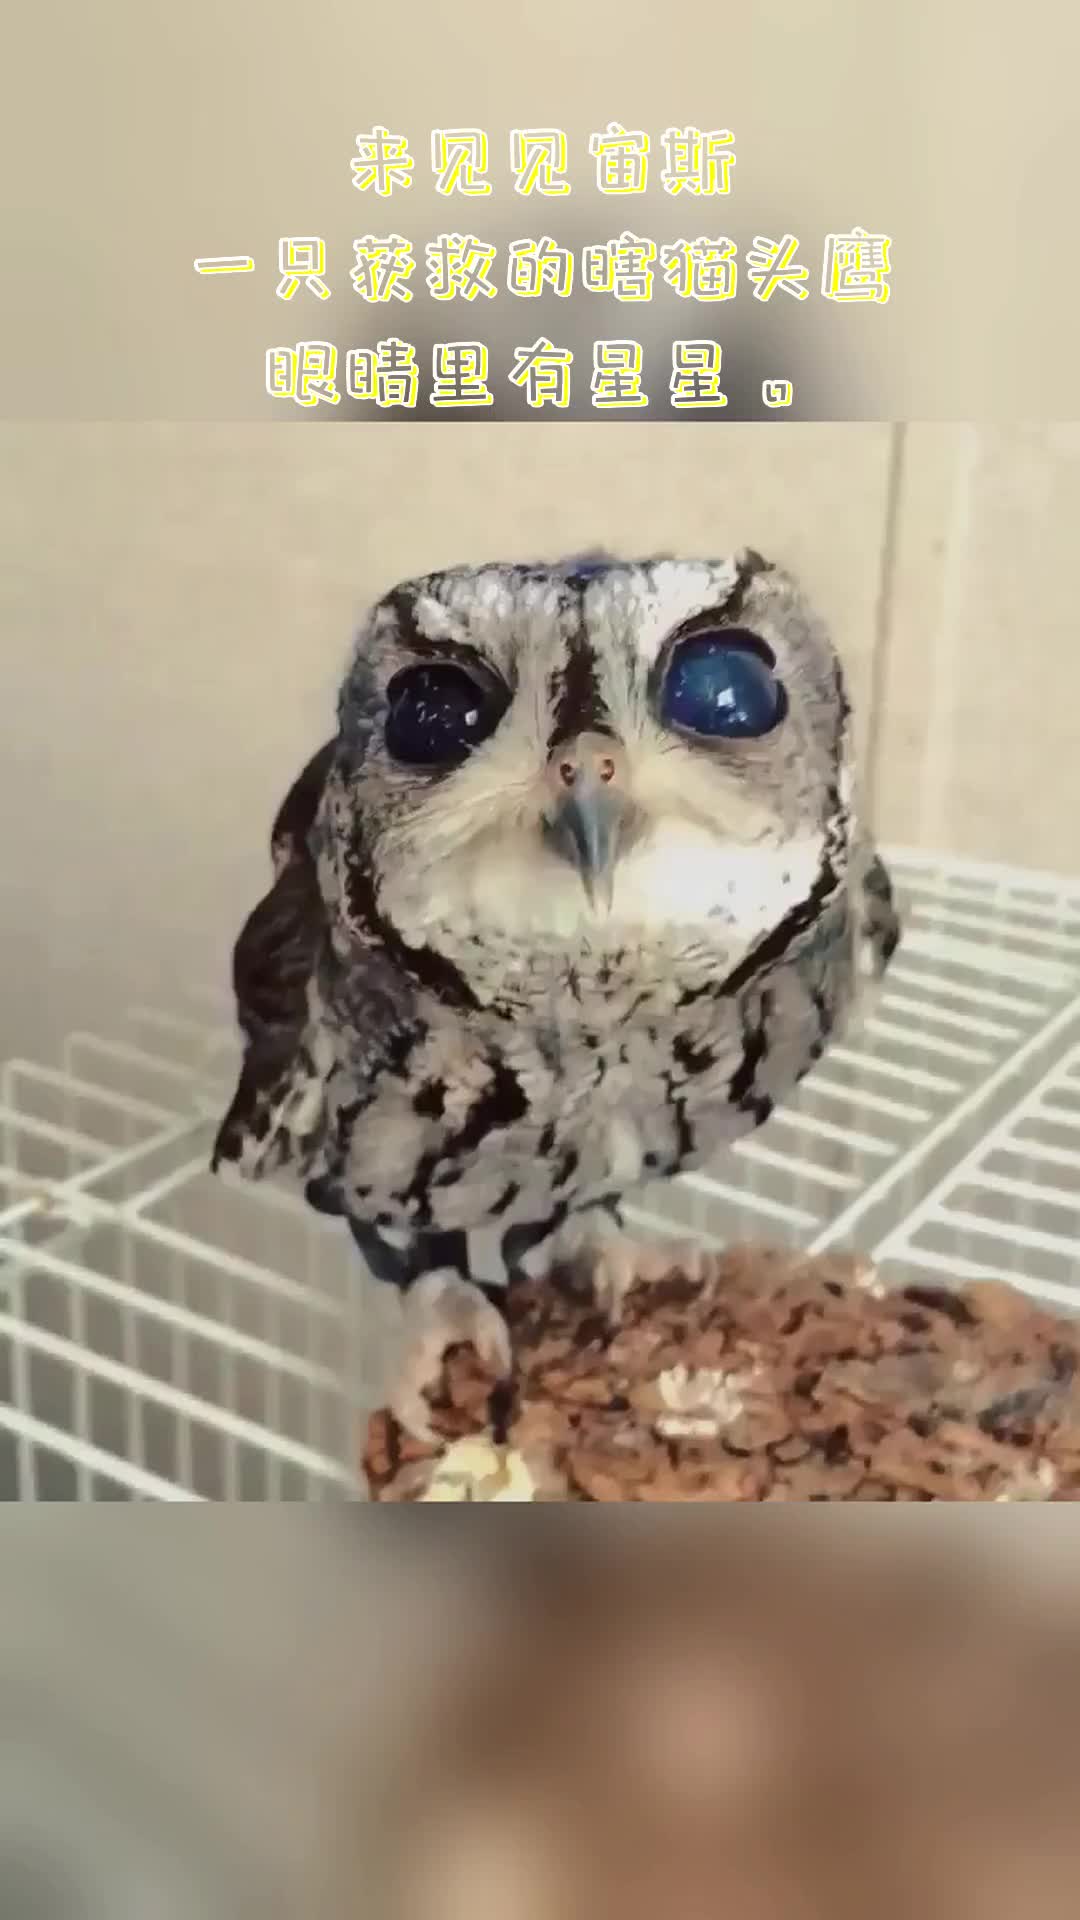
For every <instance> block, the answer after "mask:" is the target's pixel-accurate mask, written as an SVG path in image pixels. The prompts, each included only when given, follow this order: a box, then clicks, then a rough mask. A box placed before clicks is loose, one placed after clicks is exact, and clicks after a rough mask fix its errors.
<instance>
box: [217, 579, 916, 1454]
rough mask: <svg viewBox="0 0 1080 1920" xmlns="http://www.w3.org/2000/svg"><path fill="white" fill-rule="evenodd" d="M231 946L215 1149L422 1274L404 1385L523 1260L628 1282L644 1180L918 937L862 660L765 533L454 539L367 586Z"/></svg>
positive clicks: (485, 1312) (414, 1284)
mask: <svg viewBox="0 0 1080 1920" xmlns="http://www.w3.org/2000/svg"><path fill="white" fill-rule="evenodd" d="M272 858H273V866H274V873H275V878H274V882H273V885H272V887H271V888H270V891H269V892H268V893H267V894H266V896H265V898H264V899H263V900H262V901H261V902H260V903H259V904H258V905H257V906H256V907H255V909H254V912H253V913H252V914H251V915H250V917H249V918H248V920H247V922H246V924H245V925H244V927H243V929H242V931H241V933H240V936H239V939H238V941H237V943H236V947H235V954H234V966H233V978H234V987H235V994H236V1002H237V1010H238V1019H239V1024H240V1028H241V1031H242V1037H243V1043H244V1055H243V1065H242V1070H241V1073H240V1079H239V1085H238V1087H237V1090H236V1094H235V1096H234V1099H233V1101H232V1104H231V1106H230V1108H229V1111H228V1114H227V1115H226V1117H225V1120H224V1122H223V1124H222V1126H221V1128H220V1131H219V1134H218V1138H217V1141H216V1145H215V1149H214V1159H213V1164H214V1167H215V1168H218V1167H220V1166H222V1165H223V1164H226V1163H232V1165H233V1166H234V1167H236V1168H238V1169H239V1170H240V1171H241V1172H242V1173H244V1174H246V1175H248V1176H250V1177H253V1178H256V1179H257V1178H260V1177H263V1176H265V1175H267V1174H270V1173H273V1172H276V1171H278V1170H281V1169H285V1170H287V1172H288V1174H289V1175H290V1176H291V1177H292V1178H294V1179H296V1180H298V1181H299V1182H300V1183H301V1184H302V1186H303V1190H304V1192H305V1194H306V1197H307V1199H308V1201H309V1202H310V1204H311V1205H312V1206H313V1207H315V1208H318V1209H319V1210H321V1211H324V1212H330V1213H335V1214H339V1215H341V1216H343V1218H344V1220H345V1221H346V1222H347V1224H348V1227H349V1229H350V1230H351V1232H352V1235H353V1237H354V1239H355V1241H356V1243H357V1245H358V1246H359V1248H360V1251H361V1253H362V1254H363V1257H364V1260H365V1263H366V1265H367V1267H368V1269H369V1271H370V1273H372V1274H373V1275H374V1276H375V1277H376V1278H377V1279H379V1280H384V1281H386V1282H388V1283H390V1284H392V1285H393V1286H395V1287H396V1288H398V1289H399V1290H400V1291H401V1293H402V1295H403V1298H404V1310H405V1322H406V1326H405V1344H404V1360H403V1364H402V1368H401V1374H400V1378H399V1380H398V1381H397V1383H396V1384H395V1387H394V1389H393V1393H392V1396H391V1404H392V1405H393V1408H394V1411H395V1412H396V1413H397V1414H398V1416H399V1418H400V1419H401V1420H402V1422H403V1424H404V1425H405V1426H406V1427H407V1428H409V1429H410V1430H411V1431H413V1432H415V1433H417V1434H418V1435H421V1436H425V1435H426V1434H427V1432H428V1428H427V1423H426V1419H425V1413H424V1397H423V1396H424V1390H425V1388H426V1387H427V1386H428V1385H429V1384H430V1383H431V1381H432V1380H433V1379H434V1378H435V1377H436V1376H437V1374H438V1372H439V1369H440V1367H441V1362H442V1357H443V1354H444V1352H445V1350H446V1348H447V1346H448V1345H450V1344H452V1343H454V1342H455V1341H460V1340H471V1341H472V1342H473V1343H474V1345H475V1346H476V1348H477V1350H478V1351H479V1352H480V1353H481V1355H482V1356H483V1357H484V1358H485V1360H487V1361H488V1362H489V1363H491V1364H493V1365H494V1366H495V1367H496V1368H497V1370H498V1371H505V1370H508V1368H509V1364H510V1355H509V1352H508V1336H507V1331H506V1326H505V1322H504V1320H503V1317H502V1315H501V1314H500V1312H499V1310H498V1304H497V1302H498V1300H499V1298H500V1289H501V1287H503V1286H504V1285H511V1286H512V1285H513V1284H514V1283H515V1280H516V1279H518V1278H520V1276H521V1275H522V1274H533V1273H536V1272H538V1271H540V1270H542V1269H543V1268H544V1267H545V1266H553V1265H554V1266H562V1267H565V1268H566V1269H567V1271H569V1270H570V1269H571V1268H572V1269H573V1270H574V1271H576V1272H578V1273H579V1274H580V1273H581V1272H583V1271H584V1272H586V1273H590V1274H591V1276H592V1284H594V1285H595V1287H596V1289H597V1295H598V1298H600V1299H602V1300H603V1301H604V1302H605V1303H606V1307H607V1310H608V1311H616V1312H617V1303H618V1298H619V1296H620V1294H621V1292H622V1291H623V1290H625V1287H626V1286H627V1285H629V1284H630V1283H631V1282H632V1280H633V1279H635V1278H638V1277H641V1276H642V1274H643V1273H644V1271H645V1267H646V1265H647V1255H646V1253H645V1250H644V1249H638V1248H636V1247H635V1246H634V1243H633V1241H632V1240H630V1239H629V1237H628V1236H627V1235H626V1234H625V1233H624V1231H623V1224H622V1216H621V1213H620V1203H621V1202H622V1201H623V1199H624V1197H625V1196H626V1195H628V1194H630V1193H632V1192H633V1190H634V1189H635V1188H637V1187H639V1186H640V1185H641V1184H642V1183H644V1182H648V1181H656V1180H664V1179H670V1178H672V1177H674V1176H676V1175H677V1174H679V1173H682V1172H686V1171H688V1170H690V1169H693V1168H699V1167H704V1166H707V1165H708V1164H709V1163H710V1162H712V1161H714V1160H715V1159H716V1156H717V1155H718V1154H719V1153H720V1151H721V1150H722V1149H723V1148H724V1147H726V1146H728V1145H730V1144H731V1143H732V1142H733V1141H735V1140H737V1139H738V1138H739V1137H740V1136H741V1135H744V1134H746V1133H747V1132H748V1131H749V1130H750V1129H752V1128H754V1127H757V1126H759V1125H760V1124H761V1123H762V1122H763V1121H764V1120H766V1119H767V1118H768V1116H769V1114H770V1113H771V1111H772V1109H773V1106H774V1105H775V1104H776V1103H777V1102H778V1101H781V1100H783V1099H784V1098H786V1096H788V1095H789V1094H790V1093H791V1091H792V1089H793V1088H794V1087H795V1085H796V1084H797V1082H798V1081H799V1080H800V1079H801V1077H802V1076H803V1075H804V1074H805V1073H806V1072H807V1071H808V1070H809V1068H810V1067H811V1066H812V1065H813V1064H814V1062H815V1061H816V1060H818V1059H819V1057H820V1056H821V1054H822V1052H823V1050H824V1048H825V1047H826V1046H827V1045H828V1043H829V1040H830V1038H831V1037H832V1036H833V1035H834V1034H835V1033H836V1032H837V1031H838V1029H839V1028H840V1027H841V1025H842V1023H843V1022H844V1021H845V1020H846V1018H847V1016H848V1014H849V1012H850V1009H851V1007H852V1005H853V1003H854V999H855V996H856V991H857V985H858V981H859V978H860V976H861V975H862V974H863V973H866V972H870V973H874V972H876V973H880V972H881V971H882V970H883V968H884V967H885V965H886V964H887V962H888V960H889V958H890V956H891V954H892V952H893V950H894V948H895V946H896V943H897V939H898V921H897V915H896V911H895V907H894V902H893V895H892V889H891V886H890V882H889V878H888V875H887V873H886V871H885V868H884V866H883V865H882V862H881V860H880V859H879V857H878V856H877V854H876V852H875V851H874V848H873V845H872V843H871V841H870V839H869V837H868V835H867V833H866V831H865V830H864V828H863V826H862V823H861V820H860V816H859V811H858V806H857V796H856V787H855V780H854V772H853V765H852V738H851V714H850V708H849V703H848V698H847V695H846V692H845V685H844V679H843V674H842V671H841V667H840V663H839V661H838V659H837V656H836V653H835V651H834V648H833V646H832V644H831V641H830V639H829V636H828V633H827V631H826V629H825V627H824V625H823V624H822V622H821V620H820V619H819V618H818V617H817V616H816V615H815V613H814V612H813V611H812V610H811V608H810V607H809V606H808V605H807V604H806V602H805V600H804V598H803V595H802V593H801V591H800V589H799V587H798V585H797V584H796V582H795V581H794V580H793V579H792V578H791V577H790V576H789V575H788V574H786V573H785V572H783V571H782V570H780V569H779V568H777V567H774V566H772V565H769V564H768V563H766V562H765V561H764V560H763V559H762V558H761V557H760V556H759V555H757V554H755V553H750V552H742V553H739V554H737V555H735V556H734V557H731V558H727V559H719V560H687V559H670V558H661V559H654V560H647V561H621V560H617V559H615V558H612V557H609V556H606V555H590V556H588V557H587V558H580V559H575V560H569V561H565V562H562V563H558V564H553V565H503V564H497V565H496V564H493V565H490V566H480V567H458V568H451V569H448V570H445V571H442V572H438V573H432V574H428V575H426V576H423V577H420V578H416V579H412V580H409V581H407V582H405V583H403V584H402V585H400V586H397V587H395V588H394V589H393V590H392V591H391V592H389V593H387V594H386V595H385V597H384V598H383V599H381V600H380V601H379V602H378V604H377V605H376V606H375V607H374V608H373V609H372V610H371V612H370V613H369V615H368V616H367V618H366V620H365V622H364V624H363V626H362V629H361V631H360V633H359V636H358V638H357V640H356V642H355V646H354V648H353V650H352V654H351V658H350V661H349V664H348V667H347V670H346V672H345V676H344V680H343V684H342V687H341V691H340V695H339V700H338V709H337V731H336V733H335V735H334V737H333V739H331V740H330V741H328V742H327V744H326V745H324V746H323V747H322V748H321V749H320V750H319V752H318V753H316V754H315V755H314V757H313V758H312V759H311V760H310V762H309V763H308V765H307V766H306V767H305V768H304V770H303V772H302V773H301V774H300V776H299V778H298V779H297V780H296V782H295V784H294V786H293V787H292V789H291V791H290V793H289V795H288V797H287V799H286V800H285V802H284V805H283V806H282V808H281V811H280V813H279V815H278V817H277V820H276V822H275V825H274V828H273V833H272Z"/></svg>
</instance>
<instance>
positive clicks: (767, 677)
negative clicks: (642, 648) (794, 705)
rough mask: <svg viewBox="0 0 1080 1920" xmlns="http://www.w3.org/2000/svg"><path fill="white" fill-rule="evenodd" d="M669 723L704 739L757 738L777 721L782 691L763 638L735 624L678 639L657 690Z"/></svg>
mask: <svg viewBox="0 0 1080 1920" xmlns="http://www.w3.org/2000/svg"><path fill="white" fill-rule="evenodd" d="M660 709H661V715H662V718H663V719H664V721H665V722H666V724H667V725H668V726H670V727H679V728H680V729H681V730H682V731H683V732H684V733H697V734H701V735H703V736H704V737H705V738H706V739H709V740H759V739H761V737H762V735H764V734H766V733H771V732H772V730H773V728H774V727H776V726H778V725H779V724H780V721H781V720H782V719H783V717H784V715H785V713H786V712H787V695H786V693H785V692H784V689H783V687H782V686H781V684H780V682H779V680H777V678H776V676H775V674H774V672H773V670H772V667H771V666H770V664H769V661H768V660H767V659H766V657H765V652H764V650H763V648H762V643H761V642H760V641H759V640H758V639H756V637H755V636H754V635H753V634H752V633H747V632H745V631H743V630H742V629H740V628H738V627H726V628H718V629H717V630H716V632H714V633H696V634H694V635H692V636H691V637H690V638H689V639H686V640H683V641H680V643H679V644H678V646H676V647H675V649H674V651H673V653H672V655H671V659H670V661H669V663H668V669H667V673H666V674H665V676H664V683H663V687H662V689H661V694H660Z"/></svg>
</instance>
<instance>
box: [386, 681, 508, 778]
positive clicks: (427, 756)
mask: <svg viewBox="0 0 1080 1920" xmlns="http://www.w3.org/2000/svg"><path fill="white" fill-rule="evenodd" d="M387 697H388V699H389V702H390V710H389V712H388V714H387V716H386V745H387V747H388V749H389V751H390V753H391V754H392V755H393V757H394V759H395V760H402V761H404V762H405V764H406V765H407V766H411V767H447V766H454V765H456V764H457V763H458V762H460V761H462V760H464V759H466V758H467V756H468V755H469V754H470V753H471V752H472V749H473V748H474V747H475V746H477V745H478V744H479V742H480V741H481V740H486V739H487V736H488V735H489V734H490V733H494V731H495V728H496V727H497V726H498V724H499V721H500V720H501V718H502V715H503V711H504V708H505V700H504V699H503V698H501V697H500V695H499V693H498V692H497V691H496V688H495V687H494V685H491V686H488V685H485V684H484V683H482V682H481V681H480V680H479V679H475V678H474V677H473V675H472V674H470V673H466V671H465V669H464V667H455V666H451V665H449V664H445V663H442V662H440V663H438V664H435V665H432V666H425V667H406V668H404V670H403V671H402V672H401V673H396V674H395V675H394V678H393V679H392V680H391V682H390V685H389V687H388V688H387Z"/></svg>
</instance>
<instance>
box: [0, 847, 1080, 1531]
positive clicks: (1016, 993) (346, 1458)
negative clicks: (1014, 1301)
mask: <svg viewBox="0 0 1080 1920" xmlns="http://www.w3.org/2000/svg"><path fill="white" fill-rule="evenodd" d="M888 857H889V860H890V862H891V865H892V868H893V872H894V876H895V878H896V880H897V882H898V886H899V889H900V892H901V896H902V900H903V905H904V910H905V920H906V937H905V941H904V945H903V947H902V949H901V952H900V954H899V955H898V956H897V959H896V961H895V962H894V965H893V967H892V968H891V970H890V973H889V975H888V978H887V980H886V982H885V985H884V988H883V991H882V992H881V994H880V996H879V997H878V998H877V999H876V1001H875V1003H874V1005H873V1008H872V1010H871V1011H870V1012H869V1013H868V1015H867V1017H866V1018H865V1019H864V1021H863V1023H862V1025H861V1026H860V1027H859V1028H858V1030H857V1031H856V1032H854V1033H853V1034H852V1035H850V1036H849V1037H848V1039H847V1040H846V1041H845V1042H844V1043H843V1044H842V1045H838V1046H836V1047H834V1048H832V1049H831V1050H830V1052H829V1054H828V1056H827V1058H826V1059H825V1060H824V1061H823V1062H822V1064H821V1066H820V1067H819V1068H817V1069H816V1070H815V1071H814V1073H812V1074H811V1075H810V1076H809V1077H808V1079H807V1080H806V1081H805V1082H804V1084H803V1086H802V1088H801V1089H800V1090H799V1093H798V1094H797V1096H796V1097H795V1098H794V1099H793V1100H792V1101H791V1103H790V1104H789V1105H788V1106H786V1107H785V1108H782V1109H780V1110H778V1111H777V1112H776V1114H774V1116H773V1118H772V1119H771V1120H770V1121H769V1123H768V1125H767V1126H766V1127H764V1128H762V1129H761V1131H760V1132H759V1133H758V1134H756V1135H754V1136H753V1137H752V1138H751V1139H749V1140H746V1141H744V1142H742V1143H740V1144H739V1146H737V1147H735V1148H734V1149H733V1150H732V1151H731V1152H730V1153H729V1154H727V1155H726V1156H725V1158H724V1160H723V1162H722V1163H720V1164H718V1166H717V1167H716V1169H715V1170H714V1171H711V1172H710V1173H708V1174H700V1175H699V1174H695V1175H693V1176H688V1177H687V1178H685V1179H683V1180H680V1181H677V1182H675V1183H674V1184H673V1185H670V1186H667V1187H664V1188H658V1189H650V1190H647V1191H646V1192H645V1193H644V1194H643V1195H642V1199H641V1204H640V1205H639V1206H637V1207H635V1208H634V1209H633V1213H634V1215H635V1216H636V1218H637V1219H638V1221H639V1222H640V1223H641V1224H642V1225H645V1226H647V1227H648V1228H649V1229H650V1230H651V1231H653V1232H657V1233H665V1234H671V1235H673V1236H678V1237H680V1238H685V1237H686V1236H687V1234H693V1235H695V1236H697V1237H699V1238H701V1239H703V1240H707V1241H709V1242H711V1243H714V1244H719V1243H722V1242H724V1241H725V1240H730V1239H733V1238H738V1239H747V1238H756V1239H762V1238H767V1239H770V1240H774V1241H775V1240H778V1239H783V1240H787V1241H789V1242H791V1243H793V1244H797V1245H803V1246H805V1247H807V1248H808V1249H809V1250H811V1251H815V1252H816V1251H823V1250H825V1249H826V1248H829V1247H844V1246H858V1247H859V1248H861V1249H863V1250H864V1251H866V1252H868V1253H870V1254H871V1256H872V1257H873V1258H874V1259H875V1260H876V1262H877V1263H878V1265H879V1267H880V1268H881V1269H882V1272H883V1275H884V1277H886V1278H889V1277H892V1276H894V1275H895V1276H900V1275H902V1274H903V1273H905V1272H909V1273H911V1272H917V1271H921V1270H930V1271H933V1272H934V1273H935V1274H937V1275H938V1276H940V1277H941V1278H946V1279H947V1278H949V1277H952V1278H956V1279H957V1280H962V1279H964V1278H968V1277H977V1276H983V1277H993V1276H997V1277H1000V1278H1003V1279H1006V1280H1008V1281H1011V1282H1012V1283H1013V1284H1015V1285H1016V1286H1018V1287H1020V1288H1022V1289H1024V1290H1025V1291H1026V1292H1028V1293H1031V1294H1033V1295H1035V1296H1037V1297H1040V1298H1042V1299H1045V1300H1047V1301H1048V1302H1052V1303H1054V1304H1055V1305H1058V1306H1066V1307H1069V1306H1072V1305H1073V1304H1074V1303H1075V1304H1076V1305H1077V1306H1078V1307H1080V1179H1078V1178H1077V1175H1078V1173H1080V881H1067V880H1063V879H1061V878H1060V877H1057V876H1054V875H1045V874H1037V873H1031V872H1025V871H1019V870H1016V869H1008V870H1006V869H999V868H993V867H987V866H980V865H974V864H970V863H964V862H956V861H942V860H934V859H932V858H930V857H928V856H926V855H923V854H916V853H912V852H907V851H904V850H902V849H894V850H892V851H891V852H890V854H889V856H888ZM235 1046H236V1043H235V1038H234V1034H233V1030H232V1024H231V1013H230V1009H229V1008H228V1007H227V1005H225V1004H224V1003H223V1002H222V1000H221V998H220V996H218V995H212V994H206V995H202V996H198V995H196V996H193V997H192V1000H191V1006H190V1009H189V1010H188V1011H185V1012H184V1013H183V1014H173V1013H170V1012H162V1011H159V1010H156V1009H153V1008H141V1009H140V1008H137V1009H134V1010H133V1012H132V1014H131V1017H130V1030H129V1033H128V1034H127V1035H125V1036H124V1037H122V1038H117V1039H114V1038H110V1037H107V1036H102V1035H98V1034H94V1033H77V1034H72V1035H71V1036H70V1037H69V1039H68V1040H67V1042H66V1044H65V1046H64V1049H63V1058H62V1064H61V1066H60V1067H59V1068H50V1067H46V1066H42V1065H39V1064H37V1063H34V1062H31V1061H27V1060H12V1061H9V1062H8V1063H7V1065H6V1066H5V1067H4V1068H3V1069H2V1070H0V1498H8V1499H10V1498H18V1499H31V1500H32V1499H50V1498H51V1499H77V1500H97V1499H132V1498H134V1499H164V1500H201V1499H210V1500H234V1499H255V1500H263V1499H266V1500H293V1499H295V1500H340V1499H342V1498H346V1499H347V1498H349V1497H350V1495H352V1494H354V1493H355V1492H356V1485H355V1478H354V1469H355V1458H356V1435H357V1418H358V1413H359V1411H360V1409H361V1408H362V1407H363V1406H364V1405H365V1404H367V1403H369V1402H370V1399H371V1396H372V1395H373V1393H374V1392H375V1391H376V1388H377V1382H378V1379H379V1375H380V1372H381V1369H382V1366H383V1362H384V1356H385V1353H386V1342H387V1338H388V1335H389V1334H390V1331H391V1329H392V1326H393V1324H394V1302H393V1301H392V1299H390V1298H389V1296H388V1293H387V1291H386V1290H385V1289H380V1288H378V1287H374V1286H371V1285H370V1284H367V1283H365V1280H364V1276H363V1273H362V1270H361V1269H360V1267H359V1263H358V1260H357V1256H356V1254H355V1251H354V1249H353V1246H352V1243H351V1241H350V1240H349V1238H348V1236H347V1235H344V1234H343V1233H342V1232H341V1229H340V1225H339V1223H337V1222H335V1221H329V1220H324V1219H322V1218H321V1217H320V1216H318V1215H316V1214H313V1213H312V1212H311V1211H310V1210H309V1209H307V1208H306V1207H305V1206H304V1203H303V1201H302V1200H301V1199H300V1198H299V1197H298V1196H296V1195H294V1194H293V1193H291V1192H289V1191H288V1190H286V1189H285V1188H284V1187H279V1186H277V1185H275V1184H273V1183H271V1184H269V1185H266V1186H258V1187H255V1186H249V1185H246V1184H243V1183H239V1182H233V1181H231V1180H222V1179H215V1178H214V1177H213V1176H211V1175H210V1174H209V1172H208V1171H207V1162H208V1154H209V1149H210V1142H211V1138H212V1134H213V1130H214V1126H215V1123H216V1120H217V1117H218V1115H219V1114H220V1112H221V1111H222V1109H223V1103H224V1102H225V1101H226V1100H227V1098H228V1096H229V1094H230V1092H231V1074H232V1071H233V1067H234V1062H235Z"/></svg>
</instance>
